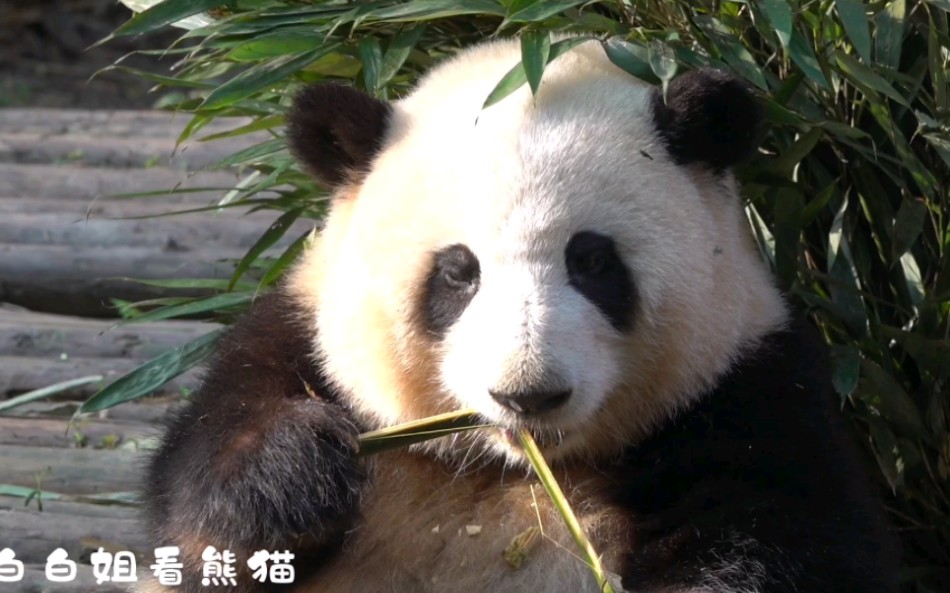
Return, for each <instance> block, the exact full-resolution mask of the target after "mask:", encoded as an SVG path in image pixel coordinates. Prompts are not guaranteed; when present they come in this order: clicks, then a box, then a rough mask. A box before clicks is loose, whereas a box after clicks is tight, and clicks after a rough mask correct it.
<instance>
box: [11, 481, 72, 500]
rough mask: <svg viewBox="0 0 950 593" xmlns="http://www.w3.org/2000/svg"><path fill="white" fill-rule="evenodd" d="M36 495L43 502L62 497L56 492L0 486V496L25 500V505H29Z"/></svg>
mask: <svg viewBox="0 0 950 593" xmlns="http://www.w3.org/2000/svg"><path fill="white" fill-rule="evenodd" d="M37 495H39V496H42V497H43V499H45V500H59V499H60V498H62V497H63V495H62V494H59V493H58V492H49V491H47V490H39V489H37V488H31V487H28V486H17V485H16V484H0V496H12V497H14V498H25V499H27V504H29V501H30V500H32V499H33V498H34V497H36V496H37Z"/></svg>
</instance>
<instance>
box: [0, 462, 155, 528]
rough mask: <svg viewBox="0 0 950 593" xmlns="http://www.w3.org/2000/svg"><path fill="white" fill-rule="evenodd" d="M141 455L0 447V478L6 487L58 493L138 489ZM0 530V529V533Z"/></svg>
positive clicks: (101, 492)
mask: <svg viewBox="0 0 950 593" xmlns="http://www.w3.org/2000/svg"><path fill="white" fill-rule="evenodd" d="M143 458H144V457H143V454H142V453H140V452H137V451H127V450H124V449H114V450H101V449H63V448H59V447H27V446H21V445H6V446H3V447H0V476H3V481H4V482H5V483H8V484H15V485H17V486H23V487H27V488H35V487H36V486H37V480H38V479H39V485H40V487H41V489H43V490H49V491H51V492H58V493H60V494H87V495H91V494H103V493H111V492H128V491H134V490H136V489H137V488H138V487H139V480H140V474H141V471H142V460H143ZM2 532H3V530H2V529H0V533H2Z"/></svg>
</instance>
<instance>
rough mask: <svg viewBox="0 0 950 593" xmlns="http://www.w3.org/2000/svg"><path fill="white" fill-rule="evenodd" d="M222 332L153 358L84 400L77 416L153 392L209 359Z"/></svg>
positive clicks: (210, 333)
mask: <svg viewBox="0 0 950 593" xmlns="http://www.w3.org/2000/svg"><path fill="white" fill-rule="evenodd" d="M221 333H222V330H216V331H212V332H209V333H207V334H205V335H203V336H201V337H200V338H197V339H195V340H192V341H191V342H188V343H187V344H185V345H184V346H181V347H180V348H175V349H174V350H169V351H168V352H165V353H164V354H161V355H159V356H157V357H155V358H153V359H152V360H150V361H148V362H146V363H145V364H143V365H141V366H139V367H138V368H136V369H135V370H133V371H132V372H130V373H128V374H127V375H124V376H123V377H120V378H119V379H117V380H116V381H115V382H113V383H111V384H110V385H107V386H106V387H105V388H104V389H102V390H101V391H99V393H97V394H95V395H93V396H92V397H91V398H89V399H88V400H86V401H85V403H83V404H82V405H81V406H80V407H79V410H78V411H77V414H86V413H89V412H98V411H99V410H105V409H106V408H111V407H113V406H117V405H119V404H121V403H124V402H127V401H131V400H133V399H137V398H140V397H143V396H146V395H148V394H150V393H152V392H153V391H155V390H156V389H158V388H159V387H161V386H162V385H164V384H165V383H168V382H169V381H171V380H172V379H174V378H175V377H177V376H178V375H180V374H182V373H184V372H185V371H187V370H188V369H190V368H192V367H193V366H195V365H197V364H200V363H201V362H202V361H204V360H206V359H207V358H208V357H210V356H211V354H212V353H213V352H214V348H215V344H216V343H217V341H218V339H220V337H221Z"/></svg>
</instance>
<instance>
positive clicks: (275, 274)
mask: <svg viewBox="0 0 950 593" xmlns="http://www.w3.org/2000/svg"><path fill="white" fill-rule="evenodd" d="M315 238H316V230H314V231H313V232H310V233H306V234H303V235H301V236H300V237H298V238H297V240H296V241H294V242H293V243H291V244H290V245H289V246H288V247H287V249H285V250H284V252H283V253H282V254H281V255H280V257H278V258H277V261H275V262H274V263H273V264H271V267H270V268H268V269H267V271H266V272H264V275H263V276H262V277H261V281H260V282H259V283H258V289H261V288H264V287H266V286H270V285H271V284H273V283H274V282H276V281H277V280H278V279H280V277H281V275H282V274H283V273H284V271H285V270H286V269H287V268H289V267H290V265H291V264H293V263H294V262H295V261H296V260H297V256H299V255H300V254H301V253H302V252H303V251H304V250H305V249H307V247H309V245H310V244H311V243H312V242H313V241H314V239H315Z"/></svg>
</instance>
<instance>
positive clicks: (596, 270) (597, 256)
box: [568, 251, 607, 276]
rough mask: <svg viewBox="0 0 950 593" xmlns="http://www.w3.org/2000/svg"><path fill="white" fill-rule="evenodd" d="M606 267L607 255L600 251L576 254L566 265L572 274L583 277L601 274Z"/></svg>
mask: <svg viewBox="0 0 950 593" xmlns="http://www.w3.org/2000/svg"><path fill="white" fill-rule="evenodd" d="M606 266H607V254H605V253H604V252H602V251H592V252H590V253H580V254H577V255H576V256H575V257H574V258H573V261H571V262H570V263H569V264H568V268H569V269H572V271H573V272H574V274H577V275H584V276H596V275H598V274H600V273H601V272H603V271H604V268H605V267H606Z"/></svg>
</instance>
